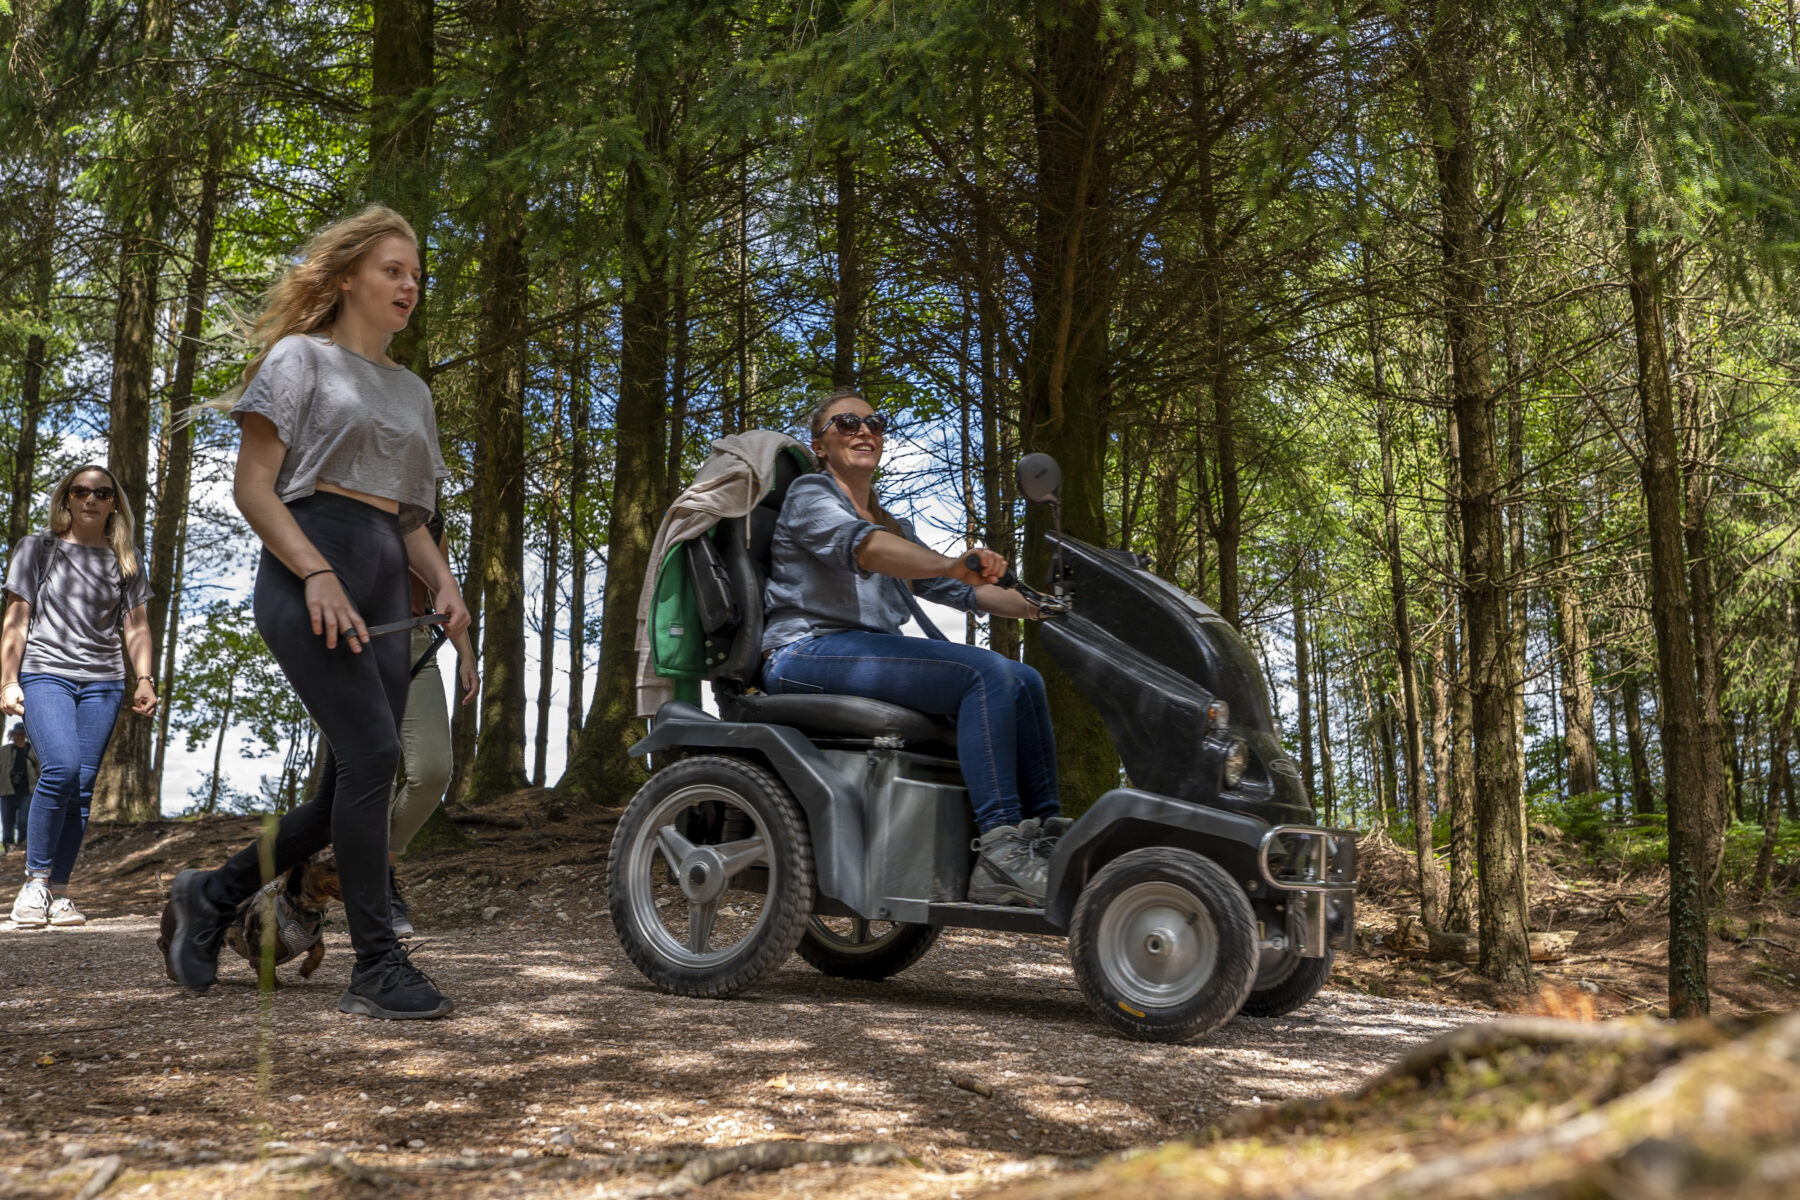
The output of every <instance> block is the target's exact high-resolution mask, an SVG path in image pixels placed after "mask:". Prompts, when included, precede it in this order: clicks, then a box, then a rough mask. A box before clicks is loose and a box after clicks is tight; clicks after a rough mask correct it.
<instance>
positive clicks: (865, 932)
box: [800, 915, 938, 979]
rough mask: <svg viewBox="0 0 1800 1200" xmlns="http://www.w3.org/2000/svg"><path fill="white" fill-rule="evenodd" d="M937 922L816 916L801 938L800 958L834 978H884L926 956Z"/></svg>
mask: <svg viewBox="0 0 1800 1200" xmlns="http://www.w3.org/2000/svg"><path fill="white" fill-rule="evenodd" d="M937 939H938V927H937V926H936V925H914V924H911V923H909V922H906V921H868V920H864V919H863V918H862V917H820V916H817V915H815V916H814V917H813V918H812V919H811V920H810V921H808V922H807V925H806V936H805V937H803V938H801V939H800V957H801V958H804V959H805V960H806V961H807V962H809V963H811V964H812V965H813V966H815V967H817V968H818V969H819V970H821V971H823V972H825V974H827V975H830V976H832V977H833V978H836V979H887V978H889V977H890V976H893V975H898V974H899V973H900V972H902V971H904V970H906V968H908V967H910V966H912V965H913V964H914V963H916V962H918V961H919V960H920V959H921V958H923V957H924V956H925V952H926V951H927V950H929V949H931V947H932V944H933V943H934V942H936V941H937Z"/></svg>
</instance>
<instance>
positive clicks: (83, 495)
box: [69, 483, 115, 500]
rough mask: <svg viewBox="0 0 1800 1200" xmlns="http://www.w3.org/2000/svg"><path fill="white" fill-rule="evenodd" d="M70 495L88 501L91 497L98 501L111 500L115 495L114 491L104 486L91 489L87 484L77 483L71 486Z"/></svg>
mask: <svg viewBox="0 0 1800 1200" xmlns="http://www.w3.org/2000/svg"><path fill="white" fill-rule="evenodd" d="M69 495H71V496H73V497H75V499H77V500H86V499H87V498H88V497H89V496H92V497H93V498H94V499H96V500H111V499H112V498H113V496H114V495H115V493H114V492H113V489H111V488H109V487H107V486H106V485H104V484H102V485H101V486H99V487H97V488H91V487H89V486H87V485H86V484H85V483H75V484H70V485H69Z"/></svg>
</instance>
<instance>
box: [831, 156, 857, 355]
mask: <svg viewBox="0 0 1800 1200" xmlns="http://www.w3.org/2000/svg"><path fill="white" fill-rule="evenodd" d="M833 168H834V172H835V176H836V182H837V297H836V299H835V301H834V303H833V304H832V310H831V386H832V387H854V386H855V385H856V379H857V370H856V331H857V328H858V327H859V326H860V325H861V324H862V304H863V283H862V259H861V256H860V255H859V254H858V252H857V244H856V240H857V234H858V226H859V225H860V222H859V220H858V216H859V213H858V209H857V195H856V154H855V152H854V151H852V150H850V149H848V148H847V147H845V148H840V149H839V150H838V152H837V154H836V155H835V156H834V158H833Z"/></svg>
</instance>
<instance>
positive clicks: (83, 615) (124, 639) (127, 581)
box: [0, 463, 157, 927]
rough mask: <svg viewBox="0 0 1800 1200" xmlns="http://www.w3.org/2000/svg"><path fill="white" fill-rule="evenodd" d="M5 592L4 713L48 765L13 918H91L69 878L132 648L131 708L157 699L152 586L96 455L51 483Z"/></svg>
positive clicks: (43, 921)
mask: <svg viewBox="0 0 1800 1200" xmlns="http://www.w3.org/2000/svg"><path fill="white" fill-rule="evenodd" d="M6 590H7V591H8V592H10V593H12V595H13V597H14V599H13V602H12V603H11V604H9V605H7V607H6V620H5V623H4V626H0V712H3V713H6V714H8V715H10V716H22V717H24V718H25V728H26V730H27V732H28V733H29V734H30V737H31V742H32V745H33V747H34V748H35V749H36V750H37V756H38V760H39V762H40V763H41V764H42V770H41V772H40V774H39V775H38V780H37V786H36V788H35V789H34V790H33V791H32V797H31V807H30V810H29V815H28V817H27V832H26V835H25V884H24V886H23V887H21V888H20V889H19V895H18V898H17V899H16V900H15V901H14V902H13V909H12V919H13V923H14V924H15V925H24V926H33V927H41V926H44V925H81V924H85V923H86V921H87V918H86V917H85V916H83V915H82V913H81V910H80V909H79V908H76V907H75V902H74V901H73V900H70V899H69V897H68V895H67V892H68V887H69V876H70V874H71V873H72V872H73V871H74V870H75V859H76V856H77V855H79V854H80V853H81V839H82V836H83V834H85V833H86V831H87V822H88V809H89V806H90V804H91V803H92V801H93V795H94V777H95V776H96V775H98V774H99V772H100V757H101V755H103V754H104V753H105V752H106V743H107V742H109V741H111V740H112V732H113V725H114V724H115V723H116V722H117V720H118V716H119V707H120V705H121V704H123V703H124V698H125V689H126V683H125V659H126V657H127V656H129V657H130V659H131V672H132V674H133V675H134V676H135V678H134V679H133V680H132V687H131V692H132V696H131V707H132V710H133V711H135V712H138V713H141V714H143V715H144V716H149V715H150V714H151V713H153V712H155V711H156V704H157V700H156V682H155V680H154V678H153V677H152V676H151V674H150V657H151V648H150V618H149V616H148V614H147V612H146V609H145V607H144V606H145V605H146V604H147V603H148V602H149V599H150V582H149V580H148V579H146V578H145V576H144V568H143V562H142V560H141V559H140V558H139V556H138V551H137V546H136V544H135V543H134V542H133V541H132V536H131V508H130V506H129V505H128V504H127V503H126V500H125V496H124V493H123V492H121V491H120V490H119V483H118V480H116V479H114V478H113V475H112V472H111V471H109V470H107V469H106V468H105V467H102V466H98V465H95V464H93V463H89V464H87V465H85V466H80V467H77V468H75V469H74V470H73V471H71V472H69V474H68V475H66V476H64V478H63V480H62V482H61V483H59V484H57V485H56V490H55V491H53V492H51V493H50V527H49V528H48V529H47V530H45V531H43V532H41V533H34V534H31V535H29V536H27V537H25V538H22V539H20V541H19V544H18V545H16V546H14V547H13V550H12V558H11V560H10V561H9V562H8V564H7V571H6ZM121 651H123V652H121ZM8 786H11V785H10V782H9V784H8Z"/></svg>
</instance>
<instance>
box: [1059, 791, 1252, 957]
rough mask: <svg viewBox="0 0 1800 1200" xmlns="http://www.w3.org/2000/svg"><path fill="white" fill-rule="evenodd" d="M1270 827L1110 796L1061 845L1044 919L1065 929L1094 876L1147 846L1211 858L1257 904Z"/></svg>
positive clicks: (1142, 795)
mask: <svg viewBox="0 0 1800 1200" xmlns="http://www.w3.org/2000/svg"><path fill="white" fill-rule="evenodd" d="M1269 828H1270V827H1269V824H1268V822H1266V821H1263V820H1260V819H1258V818H1256V817H1253V816H1249V815H1247V814H1244V813H1235V812H1227V811H1225V810H1224V809H1220V808H1211V807H1207V806H1205V805H1200V804H1195V803H1192V802H1191V801H1185V800H1178V799H1175V798H1174V797H1171V796H1159V795H1157V794H1155V793H1154V792H1147V791H1142V790H1140V789H1138V788H1114V789H1113V790H1112V791H1110V792H1107V793H1106V794H1105V795H1103V796H1101V797H1100V798H1099V799H1098V800H1096V801H1094V804H1093V806H1092V807H1091V808H1089V809H1088V810H1087V811H1086V812H1084V813H1082V814H1081V818H1080V819H1079V820H1078V821H1076V822H1075V824H1074V825H1073V826H1072V827H1071V828H1070V829H1069V832H1068V833H1066V834H1064V835H1063V837H1062V838H1061V839H1060V840H1059V841H1058V842H1057V843H1056V850H1055V852H1054V853H1053V854H1052V855H1051V856H1050V879H1049V887H1048V889H1047V890H1046V895H1045V901H1044V919H1045V920H1046V921H1047V922H1048V923H1049V924H1050V925H1051V926H1053V927H1055V928H1057V929H1067V928H1068V927H1069V921H1070V919H1071V918H1072V917H1073V915H1074V910H1075V898H1076V897H1077V896H1079V895H1080V894H1081V889H1082V888H1084V887H1086V886H1087V882H1088V880H1089V879H1090V878H1092V877H1093V875H1094V873H1095V872H1096V871H1098V870H1100V868H1102V867H1104V866H1105V865H1106V864H1107V863H1109V862H1111V861H1112V860H1113V859H1115V858H1117V857H1119V856H1120V855H1121V854H1129V853H1130V852H1131V851H1133V850H1141V849H1143V848H1145V847H1146V846H1166V847H1173V848H1176V849H1181V850H1192V851H1195V852H1196V853H1199V854H1203V855H1205V856H1206V857H1207V858H1210V859H1212V860H1213V861H1214V862H1216V863H1218V864H1219V865H1220V866H1221V867H1224V868H1225V870H1226V871H1228V872H1230V873H1231V875H1232V877H1233V878H1235V879H1236V880H1238V882H1240V883H1241V884H1243V885H1244V890H1245V892H1246V893H1248V894H1249V895H1250V896H1252V897H1255V896H1258V895H1260V894H1262V893H1263V892H1265V891H1267V889H1268V885H1267V883H1265V882H1264V880H1263V876H1262V872H1261V870H1260V869H1259V867H1258V866H1257V851H1258V849H1259V847H1260V846H1261V845H1262V840H1263V835H1264V834H1266V833H1268V831H1269Z"/></svg>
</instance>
